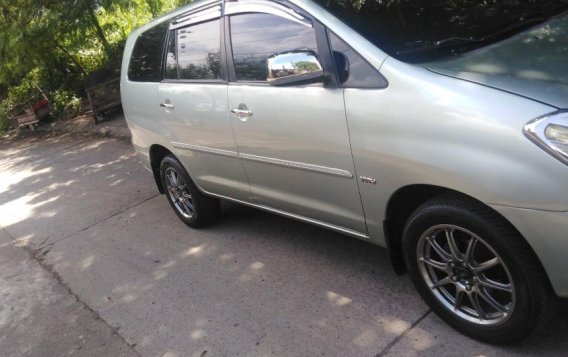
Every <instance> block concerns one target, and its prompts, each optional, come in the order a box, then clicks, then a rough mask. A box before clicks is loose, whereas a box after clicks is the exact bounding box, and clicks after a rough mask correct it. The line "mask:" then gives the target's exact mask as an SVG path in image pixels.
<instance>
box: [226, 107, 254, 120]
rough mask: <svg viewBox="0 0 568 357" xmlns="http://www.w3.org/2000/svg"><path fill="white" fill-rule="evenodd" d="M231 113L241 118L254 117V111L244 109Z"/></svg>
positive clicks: (235, 109)
mask: <svg viewBox="0 0 568 357" xmlns="http://www.w3.org/2000/svg"><path fill="white" fill-rule="evenodd" d="M231 113H233V114H235V115H236V116H238V117H239V118H248V117H252V110H244V109H237V108H234V109H231Z"/></svg>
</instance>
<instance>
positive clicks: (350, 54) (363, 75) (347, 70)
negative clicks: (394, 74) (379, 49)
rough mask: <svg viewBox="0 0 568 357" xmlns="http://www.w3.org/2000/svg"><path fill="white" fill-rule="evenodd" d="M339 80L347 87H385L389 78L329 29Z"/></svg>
mask: <svg viewBox="0 0 568 357" xmlns="http://www.w3.org/2000/svg"><path fill="white" fill-rule="evenodd" d="M329 42H330V44H331V49H332V51H333V57H334V60H335V66H336V68H337V71H338V73H337V74H338V77H339V81H340V82H341V85H342V86H343V87H346V88H384V87H386V86H387V80H386V79H385V78H384V77H383V76H382V75H381V74H380V73H379V71H377V70H376V69H375V68H374V67H373V66H371V64H370V63H369V62H367V61H366V60H365V59H364V58H363V57H361V55H360V54H358V53H357V52H355V50H354V49H353V48H351V46H349V45H348V44H347V43H345V42H344V41H343V40H342V39H340V38H339V37H337V35H336V34H334V33H333V32H331V31H329Z"/></svg>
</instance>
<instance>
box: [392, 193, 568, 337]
mask: <svg viewBox="0 0 568 357" xmlns="http://www.w3.org/2000/svg"><path fill="white" fill-rule="evenodd" d="M455 227H458V228H455ZM470 233H473V236H472V235H470ZM468 236H469V237H470V238H468ZM450 237H451V238H450ZM450 239H451V240H453V241H454V242H456V244H454V245H453V248H454V250H453V252H454V254H452V250H451V249H450V244H449V242H450ZM472 240H473V241H475V243H474V244H471V245H470V242H471V241H472ZM444 242H446V246H443V244H444ZM436 243H437V244H438V247H441V248H442V249H443V250H442V251H440V250H437V249H436V247H435V245H436ZM469 246H472V247H475V248H473V249H470V251H473V254H471V255H469V258H466V256H467V254H465V253H466V252H467V251H468V249H467V247H469ZM456 248H457V249H456ZM476 249H477V251H476ZM456 251H457V253H455V252H456ZM438 252H439V253H440V254H438ZM447 253H449V254H447ZM403 254H404V258H405V262H406V265H407V267H408V271H409V274H410V277H411V279H412V281H413V283H414V285H415V287H416V289H417V290H418V292H419V293H420V295H421V296H422V298H423V299H424V300H425V301H426V303H427V304H428V305H429V306H430V308H431V309H432V310H433V311H434V312H435V313H436V314H438V316H440V317H441V318H442V319H443V320H444V321H446V322H447V323H448V324H449V325H451V326H453V327H454V328H455V329H456V330H458V331H460V332H461V333H463V334H465V335H467V336H470V337H472V338H475V339H477V340H481V341H484V342H488V343H496V344H508V343H514V342H518V341H520V340H522V339H524V338H525V337H527V336H528V335H530V334H531V333H533V332H535V331H536V330H538V329H540V328H541V327H542V326H544V325H546V323H547V322H548V321H549V320H550V319H551V317H552V316H553V314H554V312H555V311H556V308H557V305H558V298H557V297H556V296H555V295H554V293H553V291H552V288H551V286H550V283H549V281H548V278H547V276H546V274H545V272H544V269H543V267H542V265H541V264H540V262H539V260H538V258H537V257H536V255H535V254H534V252H533V251H532V250H531V248H530V247H529V245H528V243H527V242H526V241H525V240H524V239H523V238H522V237H521V235H520V234H519V233H518V232H517V231H516V230H515V229H514V228H513V227H512V226H511V225H510V224H509V223H508V222H507V221H505V220H504V219H503V218H502V217H501V216H499V215H498V214H497V213H496V212H494V211H493V210H491V209H490V208H489V207H487V206H485V205H483V204H482V203H480V202H477V201H475V200H473V199H469V198H467V197H463V196H461V195H453V194H442V195H440V196H437V197H435V198H433V199H431V200H430V201H428V202H426V203H424V204H423V205H421V206H420V207H419V208H417V209H416V210H415V211H414V213H413V214H412V215H411V216H410V218H409V219H408V221H407V222H406V225H405V228H404V233H403ZM443 254H444V257H445V258H444V257H442V255H443ZM476 254H477V256H476ZM419 255H420V258H422V260H421V261H420V262H419ZM483 255H485V257H480V256H483ZM456 256H458V257H461V258H462V260H461V262H460V261H459V260H457V263H456V259H454V258H455V257H456ZM491 256H493V257H495V258H497V260H498V262H499V263H496V264H497V265H495V266H494V267H493V268H487V270H485V271H483V272H479V271H477V270H478V268H479V267H481V266H483V264H482V263H486V262H488V261H489V260H491V261H493V262H495V261H496V260H495V258H493V259H490V258H491ZM438 261H440V262H442V263H443V264H442V265H438V264H437V262H438ZM431 263H436V265H437V267H434V266H433V265H432V264H431ZM452 265H453V268H452V267H451V266H452ZM458 265H459V266H458ZM487 266H490V265H486V267H487ZM444 269H447V270H444ZM445 274H448V278H447V279H445V280H443V279H444V278H443V277H444V276H445ZM489 274H493V275H492V276H491V277H488V275H489ZM495 276H498V278H494V277H495ZM452 279H454V280H452ZM456 279H457V281H455V280H456ZM500 279H501V280H500ZM482 280H483V283H481V281H482ZM491 280H493V281H494V280H500V281H501V282H502V283H503V284H504V285H502V286H503V287H505V288H506V289H507V290H509V291H501V290H498V289H494V288H487V287H486V285H484V284H485V283H486V282H488V281H491ZM509 280H510V282H509ZM509 283H510V285H509ZM438 284H441V285H440V286H437V285H438ZM465 289H467V290H465ZM452 293H453V295H452ZM482 295H484V296H482ZM488 295H489V296H490V297H492V298H493V300H494V301H496V302H498V305H490V304H488V300H486V299H485V297H487V296H488ZM458 296H460V297H461V298H458ZM456 300H457V301H459V302H458V303H457V304H456ZM509 300H510V301H509ZM476 301H477V303H476ZM455 306H458V308H457V309H456V308H455ZM495 306H501V307H508V308H509V309H510V311H506V312H504V313H503V310H501V311H499V309H496V308H495ZM478 308H479V309H478ZM468 309H469V310H468ZM492 309H494V311H493V310H492ZM485 310H487V311H485ZM480 311H481V312H480ZM468 314H469V315H471V316H469V315H468ZM501 315H502V316H501ZM480 317H483V319H481V318H480ZM482 320H483V321H485V322H486V323H487V324H486V325H484V324H481V323H480V322H481V321H482Z"/></svg>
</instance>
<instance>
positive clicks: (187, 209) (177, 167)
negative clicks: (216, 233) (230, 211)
mask: <svg viewBox="0 0 568 357" xmlns="http://www.w3.org/2000/svg"><path fill="white" fill-rule="evenodd" d="M160 178H161V180H162V185H163V187H164V189H165V191H166V197H167V198H168V202H169V203H170V205H171V206H172V208H173V209H174V211H175V213H176V214H177V216H178V217H179V218H180V219H181V220H182V221H183V222H184V223H185V224H187V225H188V226H190V227H193V228H199V227H203V226H206V225H208V224H210V223H211V222H213V221H214V220H215V219H216V218H217V216H218V215H219V210H220V203H219V200H218V199H216V198H213V197H209V196H205V195H204V194H203V193H201V192H200V191H199V189H198V188H197V186H195V184H194V183H193V181H192V180H191V177H189V174H188V173H187V171H186V170H185V168H184V167H183V166H182V164H181V163H180V162H179V161H178V160H177V159H176V158H175V157H174V156H172V155H167V156H166V157H165V158H164V159H163V160H162V164H161V165H160Z"/></svg>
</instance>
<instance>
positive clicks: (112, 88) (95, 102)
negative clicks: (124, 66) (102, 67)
mask: <svg viewBox="0 0 568 357" xmlns="http://www.w3.org/2000/svg"><path fill="white" fill-rule="evenodd" d="M86 91H87V97H88V98H89V102H90V103H91V108H92V109H93V115H94V117H95V124H97V123H98V122H99V121H101V120H103V119H104V115H105V113H106V112H107V111H109V110H111V109H114V108H118V107H120V106H121V101H120V78H115V79H111V80H109V81H106V82H104V83H100V84H97V85H95V86H92V87H90V88H87V89H86Z"/></svg>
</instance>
